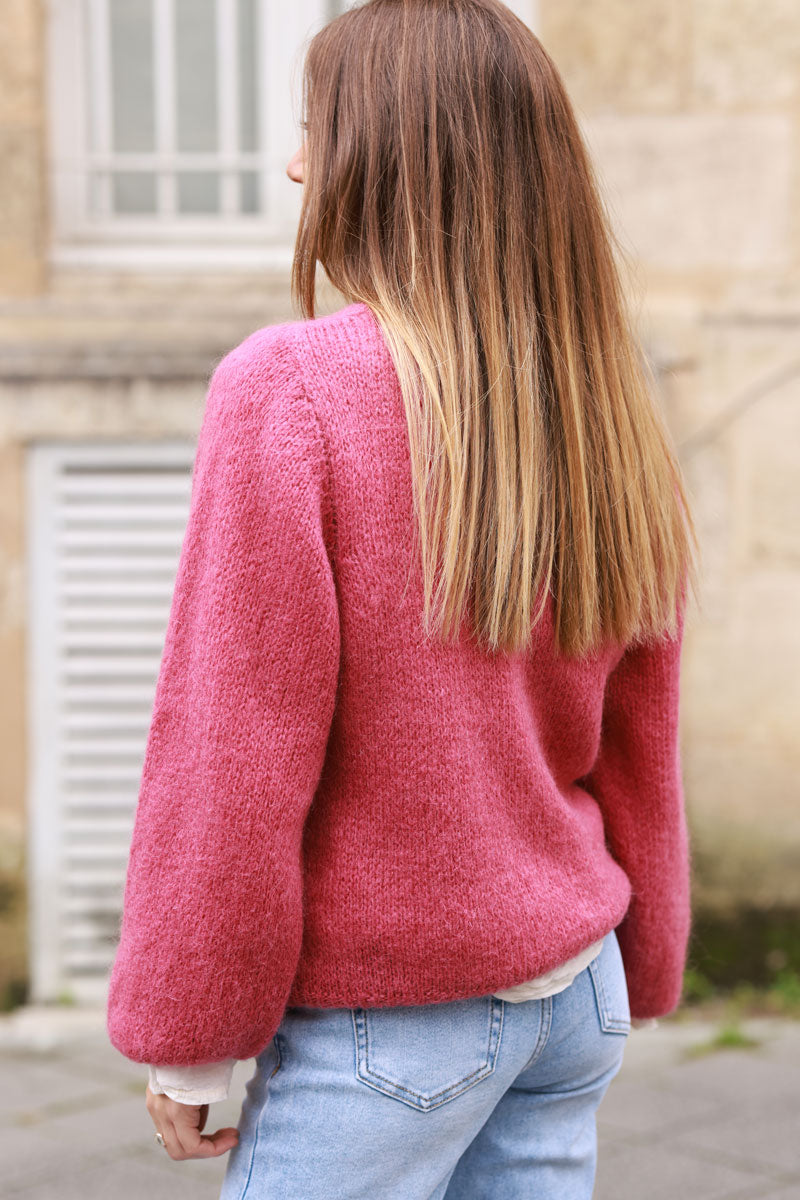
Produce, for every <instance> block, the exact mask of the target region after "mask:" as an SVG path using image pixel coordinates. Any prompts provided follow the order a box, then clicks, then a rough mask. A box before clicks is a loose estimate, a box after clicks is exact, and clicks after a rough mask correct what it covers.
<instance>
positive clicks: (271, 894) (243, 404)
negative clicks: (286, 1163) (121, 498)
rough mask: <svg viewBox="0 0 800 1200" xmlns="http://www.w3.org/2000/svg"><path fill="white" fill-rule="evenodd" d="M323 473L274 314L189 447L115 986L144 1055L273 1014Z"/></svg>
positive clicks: (327, 671) (235, 1048)
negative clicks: (186, 499)
mask: <svg viewBox="0 0 800 1200" xmlns="http://www.w3.org/2000/svg"><path fill="white" fill-rule="evenodd" d="M328 482H329V481H328V469H327V457H326V452H325V443H324V439H323V436H322V434H321V431H320V427H319V425H318V423H317V419H316V414H315V413H314V410H313V408H312V406H311V402H310V400H309V398H308V397H307V396H306V395H305V392H304V388H303V385H302V376H301V371H300V368H299V366H298V363H297V360H296V355H295V353H294V348H293V340H292V325H291V323H287V324H284V325H275V326H268V327H266V328H265V329H262V330H259V331H257V332H256V333H254V334H252V335H250V337H249V338H247V339H245V341H244V342H242V343H241V344H240V345H239V346H238V347H237V348H236V349H235V350H232V351H231V352H230V353H229V354H228V355H226V356H225V358H223V359H222V361H221V362H220V363H219V364H218V366H217V367H216V369H215V371H214V372H213V375H212V377H211V380H210V383H209V385H208V391H207V396H206V401H205V408H204V412H203V417H202V423H201V428H200V433H199V436H198V441H197V447H196V454H195V460H194V467H193V472H192V484H191V499H190V510H189V517H188V522H187V526H186V530H185V534H184V538H183V543H182V548H181V553H180V558H179V563H178V569H177V575H176V580H175V586H174V592H173V596H172V602H171V609H170V613H169V619H168V626H167V632H166V637H165V642H164V648H163V653H162V657H161V663H160V669H159V675H158V679H157V684H156V691H155V698H154V704H153V709H152V716H151V721H150V727H149V733H148V737H147V742H146V750H145V756H144V760H143V770H142V775H141V783H140V788H139V795H138V803H137V807H136V812H135V818H134V826H133V834H132V839H131V844H130V851H129V858H128V865H127V875H126V881H125V890H124V899H123V910H122V917H121V922H120V929H119V940H118V945H117V948H116V955H115V959H114V963H113V967H112V970H111V973H110V978H109V982H108V993H107V1009H106V1022H107V1031H108V1035H109V1037H110V1040H111V1042H112V1043H113V1045H114V1046H115V1047H116V1048H117V1049H118V1050H119V1051H120V1052H121V1053H122V1054H124V1055H125V1056H126V1057H127V1058H130V1059H132V1060H134V1061H137V1062H142V1063H148V1064H150V1065H151V1066H158V1065H160V1064H166V1065H169V1064H175V1063H180V1064H182V1065H184V1066H191V1065H194V1064H210V1063H214V1062H216V1063H220V1064H221V1063H222V1062H224V1060H226V1059H247V1058H250V1057H253V1056H255V1055H257V1054H258V1053H260V1051H261V1050H263V1048H264V1047H265V1046H266V1044H267V1043H268V1042H269V1041H270V1039H271V1038H272V1037H273V1035H274V1033H275V1031H276V1029H277V1026H278V1025H279V1023H280V1020H281V1017H282V1014H283V1011H284V1008H285V1004H286V1001H287V998H288V994H289V991H290V988H291V984H292V981H293V977H294V974H295V970H296V966H297V962H298V958H299V953H300V946H301V938H302V928H303V920H302V865H301V838H302V831H303V826H304V821H305V817H306V814H307V811H308V809H309V807H310V804H311V801H312V799H313V796H314V793H315V789H316V787H317V784H318V781H319V777H320V773H321V770H322V765H323V761H324V756H325V750H326V742H327V738H328V734H329V729H330V724H331V720H332V715H333V711H334V705H335V698H336V688H337V677H338V666H339V651H340V640H339V620H338V610H337V595H336V587H335V582H334V576H333V570H332V565H331V559H330V556H329V541H328V519H329V515H330V513H329V499H330V497H329V487H328Z"/></svg>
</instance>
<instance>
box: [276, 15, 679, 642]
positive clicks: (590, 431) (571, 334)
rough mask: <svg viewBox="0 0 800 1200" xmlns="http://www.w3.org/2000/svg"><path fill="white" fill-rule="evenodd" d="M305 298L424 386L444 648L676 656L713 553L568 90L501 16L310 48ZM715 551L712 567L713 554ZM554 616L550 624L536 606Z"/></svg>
mask: <svg viewBox="0 0 800 1200" xmlns="http://www.w3.org/2000/svg"><path fill="white" fill-rule="evenodd" d="M302 105H303V111H302V118H303V119H302V126H303V128H304V129H305V145H306V150H307V153H306V161H305V174H304V188H303V201H302V209H301V214H300V223H299V228H298V233H297V241H296V245H295V256H294V261H293V265H292V280H291V286H292V298H293V302H294V303H295V304H299V306H300V309H301V311H302V312H303V314H304V315H305V316H306V317H313V316H314V295H315V273H316V265H317V263H318V262H319V263H320V264H321V265H322V267H323V268H324V270H325V271H326V273H327V275H328V277H329V279H330V280H331V282H332V283H333V285H334V286H335V287H336V288H337V289H338V290H339V291H340V292H341V294H342V295H344V296H345V297H346V298H348V299H349V301H350V302H351V303H354V302H358V301H360V302H363V303H365V304H367V305H368V306H369V308H370V309H371V310H372V312H373V313H374V315H375V318H376V320H377V321H378V322H379V324H380V327H381V328H382V330H383V332H384V334H385V337H386V342H387V345H388V348H389V350H390V353H391V356H392V360H393V362H394V365H395V367H396V370H397V375H398V379H399V382H400V386H401V390H402V394H403V402H404V408H405V412H406V420H407V425H408V434H409V445H410V452H411V464H412V475H413V488H414V511H415V516H416V532H417V536H418V546H419V553H420V557H421V563H422V571H423V580H424V590H425V608H424V625H425V629H426V632H427V633H429V634H430V633H431V632H433V631H436V632H438V633H440V634H441V635H443V636H444V637H448V636H450V635H456V636H457V635H458V633H459V631H460V628H461V626H462V621H463V620H464V616H465V613H467V612H468V611H469V616H470V629H471V632H472V633H473V634H474V635H475V636H476V637H477V638H478V639H479V640H481V641H483V642H484V643H486V644H487V645H488V647H489V648H490V649H492V650H498V649H499V650H503V651H506V652H509V653H513V652H516V651H519V650H524V649H525V648H526V647H527V646H529V644H530V642H531V634H532V627H533V625H534V624H535V622H536V621H538V620H539V618H540V617H541V615H542V612H543V610H544V606H545V604H546V603H547V601H548V597H552V601H553V627H554V633H555V641H556V645H557V647H558V649H559V650H560V651H561V652H562V653H564V654H567V655H573V656H580V655H583V654H586V653H588V652H591V651H593V650H595V649H597V648H599V647H600V646H601V645H602V644H603V643H605V642H607V641H614V642H617V643H622V644H625V643H627V642H629V641H631V640H634V639H639V638H647V637H650V636H658V635H660V634H662V633H664V632H669V633H671V634H674V633H675V631H676V629H677V623H678V614H679V609H680V605H681V602H682V598H683V597H684V596H685V590H686V584H687V583H691V585H692V587H693V588H694V587H696V574H695V566H694V563H693V561H692V547H694V548H696V546H697V538H696V532H695V528H694V523H693V520H692V516H691V512H690V506H689V503H688V499H687V495H686V490H685V487H684V483H683V480H682V478H681V471H680V467H679V464H678V461H677V457H676V454H675V452H674V450H673V447H672V445H671V439H670V436H669V432H668V430H667V427H666V425H665V423H664V420H663V418H662V415H661V413H660V411H659V407H658V404H657V402H656V398H655V391H656V388H655V382H654V378H653V374H652V371H651V369H650V367H649V365H648V364H647V361H646V359H645V357H644V355H643V353H642V352H641V350H640V347H639V345H638V344H637V340H636V337H635V334H634V332H633V327H632V322H631V320H630V318H629V316H628V314H627V312H626V309H625V303H624V299H623V289H622V285H621V282H620V278H619V276H618V272H617V268H616V264H615V260H614V257H613V245H614V242H615V240H614V235H613V233H612V229H611V224H610V221H609V220H608V218H607V216H606V214H605V212H604V209H603V205H602V202H601V199H600V195H599V188H598V186H597V182H596V180H595V177H594V173H593V169H592V166H591V163H590V161H589V155H588V153H587V149H586V147H585V146H584V143H583V140H582V137H581V133H580V130H579V128H578V124H577V121H576V118H575V115H574V112H573V109H572V106H571V104H570V101H569V98H568V96H567V94H566V90H565V87H564V85H563V82H562V80H561V78H560V76H559V74H558V71H557V70H556V67H555V65H554V63H553V62H552V60H551V59H550V57H549V56H548V54H547V53H546V51H545V50H544V48H543V46H542V44H541V42H540V41H539V40H538V38H536V36H535V35H534V34H533V33H532V31H531V30H530V29H529V28H528V27H527V26H526V25H525V24H524V23H523V22H522V21H520V20H519V19H518V18H517V17H516V16H514V14H513V13H511V11H510V10H509V9H508V8H506V7H505V5H504V4H502V3H500V0H367V2H366V3H363V4H362V5H360V6H358V7H356V8H352V9H349V10H348V11H346V12H344V13H343V14H341V15H340V16H338V17H337V18H335V19H334V20H332V21H331V22H329V23H328V24H327V25H325V26H324V27H323V28H322V29H320V30H319V31H318V32H317V33H316V34H315V35H314V36H313V37H312V38H311V39H310V40H309V43H308V46H307V52H306V56H305V63H304V71H303V88H302ZM690 543H691V544H690ZM537 600H538V602H539V603H538V609H537V610H536V612H535V613H534V607H535V605H536V603H537Z"/></svg>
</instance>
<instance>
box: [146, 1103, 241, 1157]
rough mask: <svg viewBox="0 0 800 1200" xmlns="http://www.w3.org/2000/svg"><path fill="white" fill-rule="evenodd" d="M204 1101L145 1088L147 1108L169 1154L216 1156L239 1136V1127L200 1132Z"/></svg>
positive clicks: (232, 1145) (223, 1152) (206, 1114)
mask: <svg viewBox="0 0 800 1200" xmlns="http://www.w3.org/2000/svg"><path fill="white" fill-rule="evenodd" d="M208 1109H209V1106H208V1105H207V1104H202V1105H194V1104H181V1103H179V1102H178V1101H177V1100H172V1099H171V1098H170V1097H169V1096H165V1095H154V1094H153V1093H152V1092H151V1091H150V1089H149V1088H148V1089H147V1110H148V1112H149V1113H150V1116H151V1118H152V1121H153V1124H154V1125H155V1127H156V1129H157V1130H158V1131H159V1132H160V1134H161V1136H162V1137H163V1139H164V1146H165V1149H166V1151H167V1153H168V1154H169V1156H170V1158H173V1159H176V1160H181V1159H184V1158H216V1157H218V1156H219V1155H220V1154H225V1153H226V1151H228V1150H231V1149H232V1148H233V1147H234V1146H235V1145H236V1143H237V1142H238V1140H239V1130H238V1129H236V1128H235V1127H231V1126H226V1127H225V1128H224V1129H218V1130H217V1132H216V1133H214V1134H213V1135H211V1136H202V1135H201V1133H200V1130H201V1129H202V1128H203V1126H204V1125H205V1122H206V1118H207V1116H208Z"/></svg>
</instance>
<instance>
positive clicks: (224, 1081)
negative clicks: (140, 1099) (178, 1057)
mask: <svg viewBox="0 0 800 1200" xmlns="http://www.w3.org/2000/svg"><path fill="white" fill-rule="evenodd" d="M235 1065H236V1059H235V1058H226V1059H225V1060H224V1062H215V1063H198V1064H197V1065H193V1066H186V1067H180V1066H160V1065H159V1066H153V1064H152V1063H150V1064H148V1072H149V1077H150V1078H149V1087H150V1091H151V1092H153V1094H154V1095H156V1096H169V1098H170V1100H177V1101H178V1103H179V1104H213V1103H215V1102H216V1101H218V1100H227V1098H228V1094H229V1092H230V1084H231V1077H232V1075H233V1068H234V1067H235Z"/></svg>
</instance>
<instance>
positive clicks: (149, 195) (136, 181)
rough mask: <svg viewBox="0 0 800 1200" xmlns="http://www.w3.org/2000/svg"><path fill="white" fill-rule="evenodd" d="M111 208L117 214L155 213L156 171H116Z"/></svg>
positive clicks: (113, 176) (112, 186) (113, 178)
mask: <svg viewBox="0 0 800 1200" xmlns="http://www.w3.org/2000/svg"><path fill="white" fill-rule="evenodd" d="M111 207H112V211H113V212H115V213H154V212H155V211H156V176H155V172H154V171H114V173H113V175H112V177H111Z"/></svg>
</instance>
